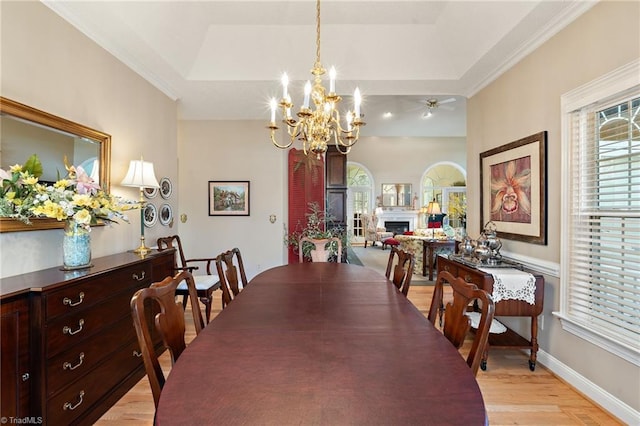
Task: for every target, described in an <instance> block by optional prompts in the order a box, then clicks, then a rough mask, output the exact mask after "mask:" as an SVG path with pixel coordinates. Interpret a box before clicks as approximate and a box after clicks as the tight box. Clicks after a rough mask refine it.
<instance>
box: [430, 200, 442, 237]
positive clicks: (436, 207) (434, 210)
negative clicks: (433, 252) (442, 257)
mask: <svg viewBox="0 0 640 426" xmlns="http://www.w3.org/2000/svg"><path fill="white" fill-rule="evenodd" d="M437 214H442V210H440V204H439V203H438V202H437V201H436V199H435V198H434V199H433V201H429V205H428V206H427V215H429V216H431V218H435V217H436V215H437ZM428 227H429V224H428V221H427V228H428ZM435 237H436V231H435V229H434V228H431V238H432V239H434V238H435Z"/></svg>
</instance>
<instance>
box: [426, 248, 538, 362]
mask: <svg viewBox="0 0 640 426" xmlns="http://www.w3.org/2000/svg"><path fill="white" fill-rule="evenodd" d="M438 270H439V271H448V272H450V273H451V274H452V275H453V276H455V277H461V278H464V280H465V281H466V282H470V283H474V284H476V285H477V286H478V288H481V289H483V290H485V291H487V292H488V293H489V294H492V293H493V276H492V275H491V274H489V273H486V272H484V271H481V270H479V269H476V268H474V267H473V266H468V265H465V264H464V263H462V262H458V261H456V260H454V259H449V258H447V257H445V256H438ZM533 276H534V277H535V279H536V290H535V303H534V304H533V305H531V304H529V303H527V302H525V301H523V300H513V299H511V300H501V301H499V302H497V303H496V304H495V316H496V317H499V316H504V317H529V318H530V319H531V340H527V339H525V338H524V337H522V336H520V335H519V334H517V333H516V332H515V331H513V330H511V329H509V328H508V327H507V331H506V332H504V333H500V334H489V348H502V349H529V350H530V351H531V352H530V356H529V369H530V370H531V371H534V370H535V368H536V355H537V352H538V315H540V314H541V313H542V308H543V303H544V278H543V277H542V275H539V274H533ZM487 352H488V350H487ZM480 368H482V369H483V370H486V369H487V362H486V358H485V359H484V360H483V362H482V364H481V366H480Z"/></svg>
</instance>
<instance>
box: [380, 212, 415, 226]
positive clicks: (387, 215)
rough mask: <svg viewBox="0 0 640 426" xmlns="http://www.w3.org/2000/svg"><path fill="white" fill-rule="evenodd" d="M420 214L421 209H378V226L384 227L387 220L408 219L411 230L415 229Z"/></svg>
mask: <svg viewBox="0 0 640 426" xmlns="http://www.w3.org/2000/svg"><path fill="white" fill-rule="evenodd" d="M419 214H420V210H399V209H398V210H391V209H378V210H377V211H376V216H378V227H383V226H384V222H385V221H408V222H409V230H410V231H415V229H416V228H417V225H418V217H419Z"/></svg>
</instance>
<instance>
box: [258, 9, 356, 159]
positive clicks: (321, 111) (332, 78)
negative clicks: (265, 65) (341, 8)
mask: <svg viewBox="0 0 640 426" xmlns="http://www.w3.org/2000/svg"><path fill="white" fill-rule="evenodd" d="M325 73H326V70H325V69H324V68H323V67H322V64H321V63H320V0H317V1H316V62H315V63H314V65H313V69H312V70H311V74H313V75H314V76H315V77H314V83H313V85H312V84H311V82H310V81H307V83H306V84H305V86H304V100H303V102H302V106H301V107H300V110H299V111H298V112H297V113H296V115H297V117H298V120H296V119H295V118H293V117H292V116H291V109H292V108H293V103H292V102H291V97H290V96H289V91H288V85H289V77H288V76H287V74H286V73H285V74H284V75H283V76H282V99H280V102H279V103H278V102H277V101H276V99H275V98H272V99H271V102H270V107H271V121H270V123H269V126H268V127H267V128H268V129H270V130H271V142H273V144H274V145H275V146H277V147H278V148H282V149H286V148H289V147H290V146H291V145H292V144H293V142H294V141H295V140H296V138H298V139H300V140H301V141H302V149H303V150H304V153H305V155H307V154H308V152H312V153H314V154H316V156H317V157H318V158H320V156H321V155H322V154H324V153H325V152H326V151H327V143H329V142H330V141H331V138H332V137H333V139H334V142H335V145H336V148H337V149H338V151H339V152H341V153H342V154H347V153H348V152H349V151H350V150H351V147H352V146H353V145H355V143H356V142H357V141H358V138H359V136H360V126H364V125H365V123H364V121H362V117H361V115H360V105H361V102H362V97H361V96H360V90H359V89H358V88H356V90H355V92H354V94H353V104H354V106H353V111H347V113H346V115H345V121H344V125H345V127H344V128H343V127H342V125H341V124H340V113H339V112H338V110H337V108H336V106H337V104H338V103H340V101H341V100H342V98H341V97H340V96H338V95H336V89H335V85H336V70H335V68H334V67H331V69H330V70H329V93H327V92H326V90H325V88H324V86H323V85H322V76H323V75H324V74H325ZM311 101H313V107H312V106H310V102H311ZM278 105H279V106H280V108H281V110H282V122H283V123H284V124H286V126H287V133H288V134H289V138H290V139H289V143H286V144H283V145H281V144H279V143H278V142H277V141H276V130H278V126H277V125H276V109H277V107H278Z"/></svg>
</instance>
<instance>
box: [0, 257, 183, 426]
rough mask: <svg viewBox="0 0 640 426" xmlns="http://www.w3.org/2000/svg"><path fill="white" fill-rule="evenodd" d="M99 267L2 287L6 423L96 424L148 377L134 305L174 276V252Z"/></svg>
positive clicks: (28, 277) (108, 260)
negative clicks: (139, 294) (144, 291)
mask: <svg viewBox="0 0 640 426" xmlns="http://www.w3.org/2000/svg"><path fill="white" fill-rule="evenodd" d="M92 263H93V266H92V267H91V268H87V269H82V270H77V271H61V270H60V268H58V267H56V268H49V269H45V270H42V271H36V272H31V273H27V274H23V275H16V276H13V277H7V278H3V279H1V280H0V291H1V293H0V307H1V308H2V311H1V314H2V318H1V321H0V322H1V324H2V343H1V344H2V358H1V359H0V363H1V372H2V389H1V394H0V397H1V401H0V402H1V404H0V406H1V408H2V410H1V411H2V413H1V416H2V418H3V419H6V418H11V417H14V418H24V417H29V418H32V419H35V420H34V421H36V422H39V423H43V424H50V425H58V424H68V425H70V424H74V425H75V424H86V425H90V424H93V423H94V422H95V421H96V420H98V419H99V418H100V416H102V414H104V413H105V412H106V411H107V410H108V409H109V408H110V407H111V406H112V405H113V404H115V403H116V402H117V401H118V400H119V399H120V398H121V397H122V396H123V395H124V394H125V393H127V392H128V391H129V389H131V387H133V386H134V385H135V384H136V383H137V382H138V381H139V380H140V379H141V378H142V377H144V374H145V370H144V366H143V363H142V358H140V356H141V353H140V348H139V347H138V342H137V338H136V334H135V330H134V328H133V323H132V320H131V310H130V307H129V303H130V300H131V297H132V296H133V294H134V293H135V292H136V291H137V290H138V289H140V288H143V287H148V286H149V285H150V284H151V283H152V282H154V281H160V280H162V279H164V278H165V277H167V276H169V275H173V265H174V250H173V249H172V250H167V251H163V252H161V253H158V252H153V253H151V254H150V255H148V256H146V257H144V258H141V257H139V256H137V255H135V254H133V253H129V252H127V253H119V254H114V255H111V256H105V257H100V258H95V259H93V261H92ZM154 337H155V338H156V341H157V342H158V343H159V336H154ZM158 348H160V345H158ZM159 350H160V349H159Z"/></svg>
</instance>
